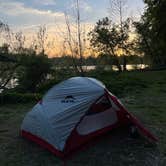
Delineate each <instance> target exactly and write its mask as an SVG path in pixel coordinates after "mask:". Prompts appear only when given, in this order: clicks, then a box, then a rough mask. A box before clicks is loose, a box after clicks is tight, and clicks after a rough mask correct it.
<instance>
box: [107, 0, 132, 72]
mask: <svg viewBox="0 0 166 166" xmlns="http://www.w3.org/2000/svg"><path fill="white" fill-rule="evenodd" d="M109 2H110V9H109V13H110V17H111V20H114V21H113V22H115V24H116V25H118V26H119V28H120V31H119V33H120V36H121V43H120V46H119V51H120V52H121V55H120V56H122V57H123V70H124V71H125V70H126V65H127V56H128V55H129V54H130V51H131V47H132V44H131V42H130V41H129V33H130V27H129V26H130V22H131V21H130V18H127V19H125V15H126V3H127V0H110V1H109Z"/></svg>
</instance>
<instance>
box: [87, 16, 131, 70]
mask: <svg viewBox="0 0 166 166" xmlns="http://www.w3.org/2000/svg"><path fill="white" fill-rule="evenodd" d="M129 24H130V20H129V19H127V20H126V21H124V22H122V24H121V26H119V25H116V24H115V23H112V21H111V20H110V19H109V18H108V17H106V18H103V19H102V20H99V21H98V22H97V23H96V25H95V27H94V29H93V30H92V31H91V32H90V33H89V36H90V43H91V46H92V47H93V48H94V49H95V50H97V51H98V52H99V53H102V54H105V55H110V57H112V64H115V65H116V66H117V67H118V69H119V71H121V70H122V69H121V66H120V62H119V60H118V56H119V55H120V54H121V55H123V56H124V55H126V54H128V53H129V45H131V44H130V43H129V28H130V26H129ZM122 29H123V30H122ZM120 51H121V52H120Z"/></svg>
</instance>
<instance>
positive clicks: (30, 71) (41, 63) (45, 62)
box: [17, 54, 51, 92]
mask: <svg viewBox="0 0 166 166" xmlns="http://www.w3.org/2000/svg"><path fill="white" fill-rule="evenodd" d="M21 64H22V66H21V67H20V69H19V71H18V72H17V76H18V84H19V87H20V88H21V89H22V90H24V91H28V92H36V90H37V88H38V87H39V86H40V85H41V84H42V83H43V82H44V81H46V80H47V77H48V74H50V72H51V63H50V60H49V59H48V57H47V56H46V55H41V54H39V55H36V54H32V55H28V56H27V55H24V56H22V59H21Z"/></svg>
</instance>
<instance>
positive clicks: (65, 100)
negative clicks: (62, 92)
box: [61, 95, 76, 103]
mask: <svg viewBox="0 0 166 166" xmlns="http://www.w3.org/2000/svg"><path fill="white" fill-rule="evenodd" d="M75 100H76V98H75V97H73V96H72V95H69V96H66V97H65V98H64V99H63V100H61V102H62V103H74V102H75Z"/></svg>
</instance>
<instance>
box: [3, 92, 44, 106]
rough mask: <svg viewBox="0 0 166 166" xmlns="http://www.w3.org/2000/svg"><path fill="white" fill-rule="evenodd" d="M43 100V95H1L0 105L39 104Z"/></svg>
mask: <svg viewBox="0 0 166 166" xmlns="http://www.w3.org/2000/svg"><path fill="white" fill-rule="evenodd" d="M41 98H42V95H41V94H36V93H35V94H34V93H33V94H32V93H26V94H23V93H14V92H13V93H7V92H5V93H1V94H0V104H17V103H29V102H37V101H39V100H40V99H41Z"/></svg>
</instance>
